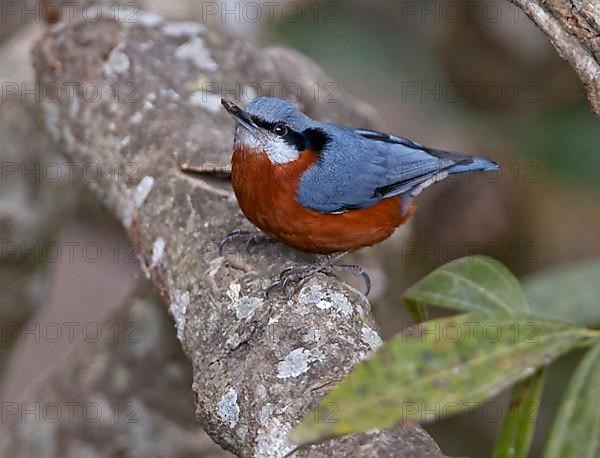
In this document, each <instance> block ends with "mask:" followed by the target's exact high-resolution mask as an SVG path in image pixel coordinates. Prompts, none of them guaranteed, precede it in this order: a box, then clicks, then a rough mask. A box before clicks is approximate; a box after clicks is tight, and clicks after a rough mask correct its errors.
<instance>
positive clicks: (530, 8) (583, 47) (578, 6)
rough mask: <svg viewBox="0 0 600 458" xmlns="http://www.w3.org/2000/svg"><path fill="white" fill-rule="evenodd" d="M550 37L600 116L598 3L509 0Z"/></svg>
mask: <svg viewBox="0 0 600 458" xmlns="http://www.w3.org/2000/svg"><path fill="white" fill-rule="evenodd" d="M511 1H512V2H513V3H514V4H515V5H517V6H519V7H520V8H521V9H523V11H525V13H526V14H527V15H528V16H529V17H530V18H531V19H532V20H533V22H535V23H536V24H537V26H538V27H539V28H540V29H542V31H543V32H544V33H545V34H546V35H548V37H550V40H551V41H552V44H553V45H554V47H555V48H556V50H557V51H558V54H559V55H560V56H561V57H562V58H563V59H565V60H566V61H567V62H569V64H570V65H571V66H572V67H573V68H574V69H575V71H576V72H577V75H578V76H579V79H580V80H581V81H582V82H583V84H584V85H585V88H586V90H587V93H588V99H589V102H590V104H591V106H592V110H593V111H594V113H595V114H596V115H597V116H600V4H599V3H598V2H596V1H589V0H542V1H538V0H511Z"/></svg>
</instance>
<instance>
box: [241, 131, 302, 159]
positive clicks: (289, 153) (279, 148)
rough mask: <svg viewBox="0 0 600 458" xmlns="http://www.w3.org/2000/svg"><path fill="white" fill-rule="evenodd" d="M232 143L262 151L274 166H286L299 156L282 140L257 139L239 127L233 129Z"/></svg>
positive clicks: (265, 137) (274, 138)
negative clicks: (233, 137)
mask: <svg viewBox="0 0 600 458" xmlns="http://www.w3.org/2000/svg"><path fill="white" fill-rule="evenodd" d="M234 142H235V144H236V145H239V146H244V147H246V148H250V149H260V150H262V151H264V152H265V153H266V154H267V156H268V157H269V159H270V161H271V162H272V163H274V164H287V163H288V162H293V161H295V160H296V159H298V157H299V156H300V154H299V153H298V150H296V148H294V147H293V146H290V145H288V144H287V143H286V142H285V140H284V139H283V138H279V137H275V136H272V135H270V136H268V137H267V136H266V135H265V136H264V137H263V138H258V137H255V136H254V135H252V134H251V133H250V132H249V131H248V130H247V129H246V128H244V127H242V126H240V125H238V126H237V127H236V129H235V140H234Z"/></svg>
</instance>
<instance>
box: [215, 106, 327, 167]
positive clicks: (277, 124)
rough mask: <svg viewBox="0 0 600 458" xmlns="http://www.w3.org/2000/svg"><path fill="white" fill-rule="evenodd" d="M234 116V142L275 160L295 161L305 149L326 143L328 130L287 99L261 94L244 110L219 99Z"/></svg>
mask: <svg viewBox="0 0 600 458" xmlns="http://www.w3.org/2000/svg"><path fill="white" fill-rule="evenodd" d="M221 103H222V104H223V106H224V107H225V109H226V110H227V112H228V113H229V114H230V115H231V116H232V117H233V118H234V119H235V121H236V123H237V125H236V131H235V146H236V147H240V148H242V147H243V148H247V149H249V150H251V151H256V152H257V153H264V154H266V155H267V156H268V157H269V159H270V160H271V162H273V163H274V164H286V163H288V162H292V161H295V160H296V159H298V157H299V156H300V153H301V152H302V151H305V150H313V151H315V152H317V153H318V152H319V151H321V150H322V149H323V147H324V145H325V143H327V140H328V138H327V133H326V132H325V131H324V130H323V129H322V128H320V127H319V126H320V123H318V122H316V121H314V120H312V119H311V118H309V117H308V116H306V115H305V114H304V113H302V112H301V111H299V110H298V109H297V108H296V107H295V106H294V105H293V104H291V103H290V102H288V101H286V100H282V99H278V98H274V97H260V98H257V99H254V100H253V101H252V102H250V103H249V104H248V105H247V106H246V108H245V109H244V110H243V109H241V108H240V107H238V106H237V105H236V104H234V103H233V102H230V101H228V100H225V99H221Z"/></svg>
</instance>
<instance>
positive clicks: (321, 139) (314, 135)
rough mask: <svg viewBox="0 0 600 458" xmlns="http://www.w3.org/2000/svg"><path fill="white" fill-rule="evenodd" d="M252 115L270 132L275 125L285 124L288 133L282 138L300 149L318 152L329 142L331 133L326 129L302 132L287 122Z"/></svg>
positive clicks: (253, 119) (258, 124)
mask: <svg viewBox="0 0 600 458" xmlns="http://www.w3.org/2000/svg"><path fill="white" fill-rule="evenodd" d="M250 117H251V119H252V121H254V122H255V123H256V125H257V126H259V127H262V128H263V129H266V130H268V131H270V132H273V131H274V129H275V126H278V125H280V124H284V125H285V126H286V127H287V133H286V134H285V135H284V136H283V137H281V138H283V139H284V140H285V142H286V143H287V144H288V145H290V146H293V147H294V148H296V149H297V150H298V151H304V150H307V149H310V150H312V151H315V152H317V153H318V152H320V151H323V148H325V145H327V143H328V142H329V135H327V133H326V132H325V131H324V130H322V129H319V128H309V129H306V130H304V131H302V132H298V131H296V130H293V129H292V128H291V127H290V126H289V125H287V124H285V123H281V122H270V121H266V120H264V119H262V118H260V117H258V116H250Z"/></svg>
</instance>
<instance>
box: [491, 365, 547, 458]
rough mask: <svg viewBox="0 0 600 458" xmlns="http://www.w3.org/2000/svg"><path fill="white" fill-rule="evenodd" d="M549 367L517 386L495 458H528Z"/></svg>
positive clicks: (494, 454)
mask: <svg viewBox="0 0 600 458" xmlns="http://www.w3.org/2000/svg"><path fill="white" fill-rule="evenodd" d="M545 377H546V368H543V369H540V370H538V371H537V372H536V373H535V374H534V375H533V376H531V377H529V378H527V379H525V380H523V381H521V382H519V383H517V384H516V385H515V386H514V388H513V390H512V395H511V400H510V409H509V411H508V413H507V414H506V416H505V417H504V421H503V422H502V427H501V428H500V432H499V433H498V437H497V439H496V445H495V446H494V452H493V454H492V458H505V457H511V458H526V457H527V455H528V453H529V447H530V446H531V439H532V437H533V432H534V430H535V425H536V422H537V416H538V410H539V406H540V402H541V397H542V388H543V386H544V379H545Z"/></svg>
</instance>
